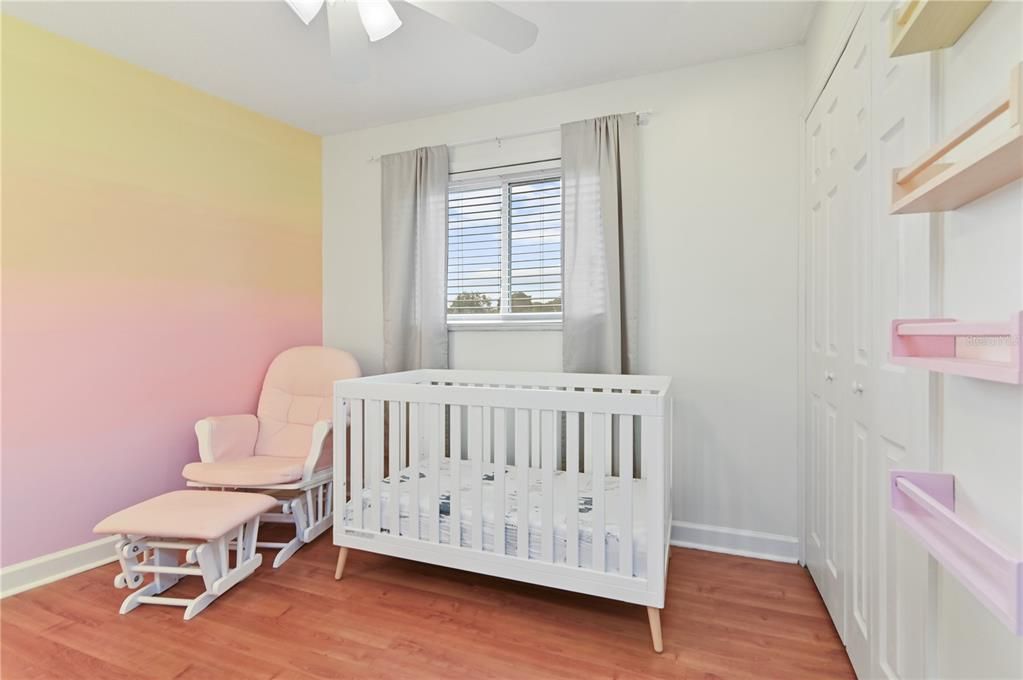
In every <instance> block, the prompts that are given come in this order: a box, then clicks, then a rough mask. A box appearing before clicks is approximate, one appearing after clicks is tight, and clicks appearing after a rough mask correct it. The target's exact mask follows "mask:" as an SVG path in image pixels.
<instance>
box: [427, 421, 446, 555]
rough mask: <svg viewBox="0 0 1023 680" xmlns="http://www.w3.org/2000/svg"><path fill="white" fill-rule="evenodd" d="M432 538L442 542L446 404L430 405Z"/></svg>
mask: <svg viewBox="0 0 1023 680" xmlns="http://www.w3.org/2000/svg"><path fill="white" fill-rule="evenodd" d="M430 422H431V426H430V435H431V436H430V492H429V493H430V505H429V506H428V507H429V514H428V515H427V522H429V525H430V530H429V531H430V540H431V541H433V542H434V543H439V542H440V491H441V488H440V459H441V456H443V455H444V405H443V404H431V405H430Z"/></svg>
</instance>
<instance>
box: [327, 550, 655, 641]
mask: <svg viewBox="0 0 1023 680" xmlns="http://www.w3.org/2000/svg"><path fill="white" fill-rule="evenodd" d="M347 559H348V548H341V549H340V550H338V552H337V568H336V569H335V570H334V580H336V581H340V580H341V575H342V574H343V573H345V560H347ZM659 630H660V627H658V631H659Z"/></svg>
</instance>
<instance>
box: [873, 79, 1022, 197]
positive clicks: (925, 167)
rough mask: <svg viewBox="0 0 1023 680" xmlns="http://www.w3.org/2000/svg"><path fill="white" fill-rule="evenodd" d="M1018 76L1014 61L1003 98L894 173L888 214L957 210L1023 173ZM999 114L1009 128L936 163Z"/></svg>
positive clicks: (1020, 87) (1019, 81)
mask: <svg viewBox="0 0 1023 680" xmlns="http://www.w3.org/2000/svg"><path fill="white" fill-rule="evenodd" d="M1021 78H1023V76H1021V69H1020V65H1019V64H1017V65H1016V66H1015V67H1013V69H1012V72H1011V75H1010V78H1009V89H1008V93H1007V94H1006V95H1005V96H1002V97H999V98H998V99H996V100H995V101H993V102H992V103H990V104H989V105H988V106H986V107H985V108H984V110H982V111H981V112H980V113H978V114H977V115H975V116H974V117H973V119H972V120H970V121H967V123H966V124H964V125H963V126H962V127H960V128H959V129H958V130H956V131H955V132H954V133H952V135H950V137H949V139H947V140H945V141H943V142H941V143H940V144H937V145H936V146H934V147H933V148H932V149H931V150H930V151H928V152H927V153H926V154H925V155H924V156H923V157H922V158H920V159H919V160H918V161H917V162H916V163H914V164H913V165H911V166H909V167H906V168H899V169H896V170H895V171H894V173H893V175H894V176H893V178H892V180H893V181H892V206H891V210H890V212H891V214H893V215H901V214H907V213H921V212H935V211H940V210H955V209H956V208H959V207H961V206H963V205H966V204H967V203H970V202H971V201H974V200H976V199H978V198H980V197H981V196H986V195H987V194H989V193H991V192H992V191H994V190H995V189H999V188H1001V187H1003V186H1005V185H1006V184H1008V183H1009V182H1012V181H1014V180H1017V179H1019V178H1020V177H1023V107H1021V101H1020V96H1021V95H1020V92H1021V90H1023V85H1021ZM1003 115H1004V116H1005V117H1006V118H1007V119H1008V122H1009V126H1008V129H1007V130H1005V131H1004V132H1001V133H999V134H997V135H995V136H994V137H993V138H992V139H988V140H985V141H984V143H982V144H975V145H974V146H973V147H972V148H970V149H969V150H968V151H967V152H965V153H963V154H962V155H961V157H960V158H959V159H958V160H955V161H945V162H938V161H940V160H942V159H944V157H945V156H946V155H947V154H948V153H949V152H950V151H952V150H954V149H956V148H957V147H958V146H959V145H960V144H962V143H963V142H965V141H966V140H968V139H970V138H971V137H973V136H974V135H975V134H976V133H977V132H978V131H980V130H981V129H983V128H985V127H987V125H988V124H989V123H991V122H992V121H994V120H995V119H997V118H999V117H1001V116H1003Z"/></svg>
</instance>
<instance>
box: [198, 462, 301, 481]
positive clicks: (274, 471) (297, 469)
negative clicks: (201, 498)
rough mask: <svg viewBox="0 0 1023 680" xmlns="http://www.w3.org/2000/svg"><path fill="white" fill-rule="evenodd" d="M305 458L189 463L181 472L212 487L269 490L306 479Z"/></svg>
mask: <svg viewBox="0 0 1023 680" xmlns="http://www.w3.org/2000/svg"><path fill="white" fill-rule="evenodd" d="M303 465H305V460H304V459H302V458H287V457H284V456H249V457H248V458H239V459H237V460H227V461H224V462H222V463H189V464H188V465H186V466H185V469H184V470H182V471H181V474H182V475H184V477H185V479H187V480H189V481H190V482H199V483H201V484H209V485H211V486H232V487H234V486H265V485H267V484H288V483H289V482H297V481H298V480H300V479H302V466H303Z"/></svg>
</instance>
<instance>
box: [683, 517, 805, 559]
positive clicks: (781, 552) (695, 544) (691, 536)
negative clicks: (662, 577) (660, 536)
mask: <svg viewBox="0 0 1023 680" xmlns="http://www.w3.org/2000/svg"><path fill="white" fill-rule="evenodd" d="M671 544H672V545H674V546H678V547H680V548H696V549H697V550H709V551H711V552H719V553H727V554H729V555H741V556H743V557H756V558H759V559H762V560H772V561H774V562H789V563H792V564H794V563H796V562H798V561H799V539H798V538H796V537H795V536H782V535H780V534H768V533H764V532H760V531H748V530H746V529H731V528H728V527H715V526H710V525H708V524H696V523H694V522H672V523H671Z"/></svg>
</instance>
